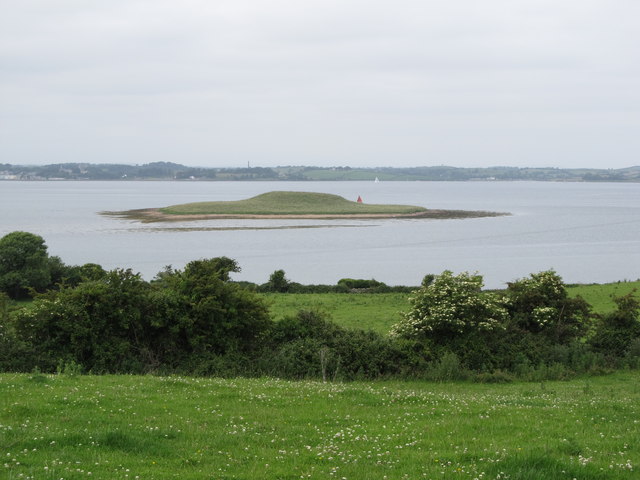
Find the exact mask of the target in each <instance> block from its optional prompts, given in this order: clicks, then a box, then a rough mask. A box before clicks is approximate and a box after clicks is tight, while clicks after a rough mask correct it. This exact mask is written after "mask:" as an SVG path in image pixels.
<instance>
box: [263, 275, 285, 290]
mask: <svg viewBox="0 0 640 480" xmlns="http://www.w3.org/2000/svg"><path fill="white" fill-rule="evenodd" d="M265 289H266V290H267V291H269V292H279V293H284V292H287V291H289V279H287V277H286V276H285V273H284V270H276V271H275V272H273V273H272V274H271V275H270V276H269V281H268V282H267V285H266V288H265Z"/></svg>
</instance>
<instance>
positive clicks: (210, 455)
mask: <svg viewBox="0 0 640 480" xmlns="http://www.w3.org/2000/svg"><path fill="white" fill-rule="evenodd" d="M639 380H640V373H639V372H626V373H618V374H615V375H612V376H608V377H597V378H590V379H588V380H575V381H570V382H546V383H543V384H540V383H517V384H508V385H485V384H468V383H425V382H379V383H377V382H374V383H350V384H343V383H322V382H288V381H280V380H273V379H234V380H222V379H213V378H185V377H136V376H103V377H94V376H82V375H80V376H68V375H55V376H54V375H41V374H32V375H11V374H3V375H0V452H1V454H2V461H0V478H7V479H17V478H30V479H80V478H96V479H167V478H180V479H202V478H225V479H231V478H242V479H255V478H267V479H282V478H286V479H293V478H322V479H324V478H340V479H370V478H380V479H382V478H388V479H403V478H411V479H417V478H431V479H433V478H438V479H440V478H444V479H449V478H451V479H479V478H483V479H505V478H510V479H531V480H534V479H535V480H538V479H542V478H544V479H551V480H553V479H572V478H579V479H634V478H637V474H638V472H637V469H638V468H639V466H640V449H638V448H637V445H638V440H639V437H638V429H639V426H640V423H639V420H638V419H639V418H640V387H639V386H638V385H640V382H639Z"/></svg>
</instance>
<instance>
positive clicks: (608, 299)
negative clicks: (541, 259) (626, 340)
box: [567, 280, 640, 313]
mask: <svg viewBox="0 0 640 480" xmlns="http://www.w3.org/2000/svg"><path fill="white" fill-rule="evenodd" d="M634 289H635V290H637V291H636V293H635V296H636V297H637V298H638V299H640V280H636V281H635V282H627V281H625V282H615V283H604V284H593V285H572V286H570V287H568V288H567V291H568V292H569V295H571V296H577V295H580V296H581V297H582V298H584V299H585V300H586V301H587V302H588V303H589V304H590V305H591V306H592V307H593V311H594V312H596V313H605V312H610V311H611V310H614V309H615V308H616V304H615V303H614V301H613V297H621V296H624V295H627V294H628V293H631V292H632V291H633V290H634Z"/></svg>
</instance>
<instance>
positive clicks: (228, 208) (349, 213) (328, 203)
mask: <svg viewBox="0 0 640 480" xmlns="http://www.w3.org/2000/svg"><path fill="white" fill-rule="evenodd" d="M102 213H103V214H104V215H110V216H118V217H122V218H127V219H131V220H139V221H141V222H170V221H183V220H207V219H212V220H213V219H325V220H332V219H342V218H349V219H373V218H431V219H447V218H477V217H495V216H500V215H507V214H505V213H498V212H485V211H468V210H435V209H427V208H424V207H418V206H412V205H377V204H367V203H364V202H362V201H357V202H353V201H350V200H347V199H345V198H343V197H341V196H339V195H332V194H328V193H310V192H269V193H263V194H261V195H257V196H255V197H252V198H248V199H245V200H238V201H227V202H197V203H184V204H181V205H171V206H168V207H163V208H145V209H138V210H127V211H123V212H102Z"/></svg>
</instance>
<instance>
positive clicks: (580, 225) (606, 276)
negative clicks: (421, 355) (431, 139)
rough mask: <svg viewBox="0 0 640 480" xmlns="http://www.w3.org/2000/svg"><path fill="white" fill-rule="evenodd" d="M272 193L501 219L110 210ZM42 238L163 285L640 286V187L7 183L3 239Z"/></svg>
mask: <svg viewBox="0 0 640 480" xmlns="http://www.w3.org/2000/svg"><path fill="white" fill-rule="evenodd" d="M272 190H296V191H313V192H326V193H335V194H338V195H341V196H344V197H346V198H348V199H351V200H355V199H356V198H357V197H358V195H360V196H362V198H363V200H364V201H365V202H368V203H400V204H411V205H422V206H425V207H430V208H445V209H465V210H494V211H505V212H510V213H512V215H511V216H508V217H496V218H480V219H467V220H376V221H364V220H360V221H344V220H342V221H337V220H333V221H317V220H314V221H310V220H306V221H296V220H288V221H284V220H283V221H273V220H271V221H266V220H241V221H240V220H233V221H232V220H224V221H215V222H213V221H199V222H175V223H170V224H141V223H137V222H132V221H128V220H121V219H115V218H110V217H104V216H101V215H99V214H98V212H100V211H105V210H107V211H108V210H126V209H132V208H145V207H159V206H166V205H172V204H177V203H185V202H196V201H207V200H239V199H243V198H247V197H250V196H253V195H257V194H259V193H264V192H268V191H272ZM14 230H25V231H29V232H33V233H37V234H39V235H41V236H43V237H44V238H45V240H46V242H47V245H48V246H49V252H50V254H52V255H58V256H60V257H61V258H62V260H63V261H64V262H65V263H68V264H82V263H87V262H94V263H99V264H101V265H103V266H104V267H105V268H109V269H110V268H116V267H123V268H132V269H133V270H134V271H137V272H140V273H142V274H143V275H144V276H145V278H148V279H150V278H152V277H153V276H154V275H155V274H156V273H157V272H158V271H160V270H161V269H162V268H163V267H164V266H165V265H173V266H174V267H176V268H182V267H183V266H184V265H185V263H187V262H188V261H190V260H194V259H198V258H209V257H215V256H222V255H225V256H228V257H231V258H234V259H236V260H238V262H239V263H240V265H241V267H242V272H241V273H240V274H236V275H235V276H234V278H235V279H237V280H249V281H254V282H258V283H262V282H265V281H266V280H267V279H268V276H269V274H270V273H271V272H273V271H274V270H277V269H284V270H285V272H286V273H287V277H288V278H289V279H291V280H293V281H297V282H300V283H330V284H333V283H335V282H337V280H339V279H340V278H343V277H356V278H375V279H377V280H380V281H383V282H386V283H388V284H403V285H417V284H419V283H420V281H421V279H422V277H423V276H424V275H425V274H427V273H439V272H441V271H442V270H445V269H449V270H453V271H454V272H460V271H478V272H479V273H481V274H482V275H483V276H484V278H485V283H486V285H487V286H488V287H501V286H504V284H505V282H508V281H511V280H514V279H516V278H520V277H523V276H526V275H528V274H529V273H532V272H537V271H540V270H546V269H549V268H554V269H555V270H556V271H557V272H558V273H560V275H562V276H563V278H564V279H565V281H567V282H572V283H573V282H585V283H588V282H607V281H616V280H624V279H630V280H635V279H637V278H639V277H640V184H617V183H606V184H583V183H544V182H477V183H473V182H464V183H458V182H380V183H377V184H376V183H373V182H300V183H297V182H287V183H280V182H260V183H258V182H194V183H186V182H185V183H182V182H6V181H5V182H0V235H4V234H6V233H9V232H11V231H14Z"/></svg>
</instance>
